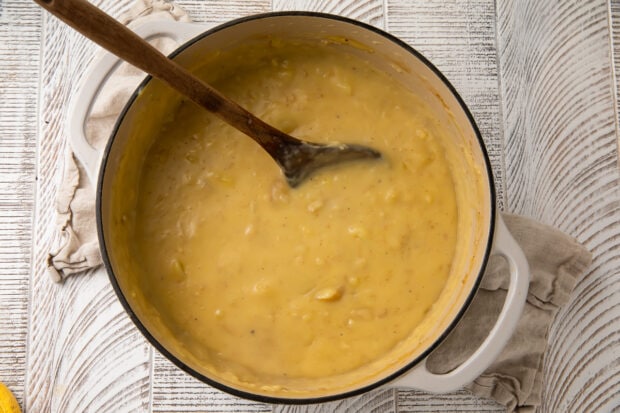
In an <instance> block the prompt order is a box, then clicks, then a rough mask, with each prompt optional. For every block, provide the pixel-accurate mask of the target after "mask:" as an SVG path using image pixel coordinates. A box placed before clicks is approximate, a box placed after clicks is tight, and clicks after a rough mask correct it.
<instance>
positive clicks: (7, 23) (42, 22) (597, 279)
mask: <svg viewBox="0 0 620 413" xmlns="http://www.w3.org/2000/svg"><path fill="white" fill-rule="evenodd" d="M133 1H134V0H121V1H111V0H96V1H95V3H96V4H98V5H102V6H103V8H104V9H106V10H108V11H109V12H110V13H111V14H113V15H114V16H116V17H118V16H120V15H121V14H122V13H123V12H125V11H126V10H127V9H128V8H129V7H130V6H131V5H132V4H133ZM178 3H179V4H180V5H181V6H182V7H184V8H185V9H186V10H187V11H188V12H189V13H190V15H191V17H192V18H193V19H194V20H195V21H201V22H209V23H220V22H224V21H227V20H230V19H232V18H236V17H240V16H243V15H247V14H253V13H260V12H266V11H270V10H290V9H298V10H317V11H324V12H329V13H336V14H342V15H346V16H349V17H353V18H357V19H360V20H362V21H365V22H368V23H370V24H372V25H375V26H377V27H380V28H385V29H387V30H388V31H390V32H391V33H393V34H395V35H397V36H399V37H401V38H402V39H404V40H405V41H407V42H408V43H409V44H411V45H412V46H414V47H415V48H416V49H418V50H419V51H421V52H422V53H423V54H424V55H425V56H427V57H428V58H429V59H430V60H431V61H432V62H433V63H434V64H436V65H437V66H438V67H439V69H441V70H442V71H444V73H445V74H446V75H447V77H448V78H449V79H450V81H451V82H453V84H454V85H455V87H456V88H457V90H458V91H459V93H461V95H462V96H463V98H464V100H465V101H466V102H467V103H468V105H469V106H470V108H471V109H472V112H473V113H474V116H475V118H476V120H477V122H478V124H479V126H480V128H481V130H482V133H483V137H484V139H485V142H486V143H487V146H488V149H489V153H490V155H491V161H492V164H493V169H494V173H495V179H496V184H497V189H498V195H499V204H500V207H502V208H505V209H507V210H510V211H514V212H517V213H520V214H524V215H527V216H531V217H534V218H536V219H539V220H541V221H543V222H546V223H549V224H552V225H555V226H557V227H559V228H560V229H562V230H564V231H566V232H568V233H569V234H572V235H573V236H575V237H577V238H578V239H579V240H580V241H582V242H584V243H585V244H586V245H587V246H588V247H589V248H590V249H591V251H592V252H593V254H594V263H593V266H592V268H591V271H590V272H589V273H588V274H587V276H586V277H585V278H584V279H583V280H582V281H581V282H580V283H579V284H578V286H577V288H576V291H575V293H574V294H573V297H572V300H571V302H570V303H569V305H568V306H567V307H566V309H565V310H564V311H563V312H561V313H560V314H559V315H558V317H557V319H556V321H555V323H554V325H553V328H552V330H551V333H550V336H549V342H550V347H549V349H548V354H547V357H546V359H545V367H544V369H545V370H544V371H545V383H544V390H545V392H544V395H543V400H542V402H543V408H542V409H541V410H542V411H545V412H564V411H567V412H568V411H570V412H573V411H574V412H581V411H583V412H594V411H604V412H607V411H614V410H615V409H616V410H617V409H620V329H619V328H618V326H619V325H620V305H619V304H620V274H619V273H620V224H619V223H620V171H619V169H618V162H619V159H618V123H619V120H618V111H617V108H618V106H619V102H620V101H619V100H618V93H617V91H618V90H619V89H620V88H619V83H618V76H617V74H616V73H617V70H618V67H620V66H619V63H620V0H611V1H607V0H583V1H580V0H559V1H556V2H541V1H537V0H495V1H493V0H467V1H458V0H447V1H440V0H432V1H423V0H416V1H410V0H345V1H337V0H319V1H310V0H289V1H287V0H251V1H244V0H227V1H219V0H205V1H202V0H179V1H178ZM612 40H613V43H611V41H612ZM95 50H96V47H94V46H92V45H91V44H89V43H88V42H86V41H85V40H84V39H83V38H81V37H80V36H79V35H77V34H75V33H73V32H72V31H71V30H69V29H67V28H65V27H64V26H62V25H61V24H60V23H58V22H57V21H56V20H55V19H53V18H51V17H50V16H47V15H42V14H41V13H40V11H39V10H38V9H37V8H36V6H34V4H33V3H32V2H23V1H22V0H0V57H1V58H2V59H3V64H2V65H0V97H1V98H2V99H0V127H1V128H2V132H1V133H0V381H3V382H5V383H7V384H8V385H9V387H10V388H11V389H12V390H14V391H15V393H16V395H17V396H18V399H19V400H20V402H21V403H22V406H23V407H24V408H25V410H26V411H29V412H37V413H38V412H89V411H93V412H108V411H109V412H125V411H139V412H143V411H158V412H187V411H228V412H245V411H277V412H287V413H293V412H295V413H297V412H299V413H301V412H315V413H319V412H331V411H351V412H377V413H385V412H456V411H476V412H488V411H503V410H502V409H501V408H500V407H499V406H498V405H497V404H496V403H494V402H493V401H489V400H483V399H478V398H476V397H474V396H471V395H470V394H469V393H467V392H465V391H460V392H455V393H452V394H448V395H441V396H437V395H429V394H425V393H422V392H416V391H408V390H402V389H398V390H394V389H388V390H378V391H375V392H371V393H369V394H366V395H363V396H360V397H356V398H351V399H347V400H343V401H338V402H333V403H328V404H323V405H316V406H284V405H278V406H269V405H264V404H260V403H253V402H249V401H244V400H239V399H236V398H234V397H232V396H229V395H227V394H225V393H222V392H220V391H217V390H215V389H212V388H211V387H209V386H207V385H205V384H203V383H201V382H199V381H197V380H195V379H193V378H191V377H190V376H188V375H186V374H185V373H183V372H182V371H181V370H179V369H177V368H176V367H175V366H173V365H172V364H171V363H170V362H168V361H167V360H166V359H165V358H163V357H162V356H161V355H160V354H159V353H157V352H156V351H154V350H153V349H152V347H151V346H150V345H148V344H147V343H146V342H145V340H144V339H143V338H142V336H141V334H140V333H139V332H138V331H137V329H136V328H135V327H134V325H133V324H132V323H131V322H130V320H129V319H128V317H127V316H126V314H125V312H124V311H123V309H122V308H121V306H120V304H119V303H118V300H117V299H116V297H115V295H114V293H113V292H112V289H111V287H110V285H109V282H108V280H107V277H106V275H105V274H104V272H103V271H101V270H99V271H95V272H92V273H89V274H87V275H84V276H79V277H74V278H71V279H69V280H68V281H67V282H66V283H65V284H63V285H55V284H53V283H52V282H51V281H50V279H49V277H48V275H47V274H46V263H45V262H46V258H47V253H48V252H49V250H50V248H51V247H52V246H53V245H54V244H55V242H56V241H57V240H56V239H55V238H54V234H55V232H54V226H55V213H54V199H55V192H56V188H57V182H58V179H59V176H60V166H61V165H62V161H63V158H62V156H63V154H64V148H65V144H66V139H65V138H66V135H65V130H64V127H65V115H66V108H67V103H68V100H69V98H70V96H71V94H72V93H73V92H74V91H75V88H76V86H77V85H78V83H79V80H80V78H81V74H82V73H83V72H84V70H85V68H86V67H87V66H88V64H89V63H90V62H91V59H92V56H93V54H94V53H95ZM612 63H613V64H612ZM614 64H615V66H614ZM614 67H615V69H616V72H614ZM37 93H40V96H38V95H37ZM37 108H38V109H37ZM35 167H36V175H35ZM35 177H37V178H38V180H37V182H36V184H35V183H34V180H35ZM35 186H36V202H35V195H34V194H35V191H34V188H35ZM33 213H34V224H33Z"/></svg>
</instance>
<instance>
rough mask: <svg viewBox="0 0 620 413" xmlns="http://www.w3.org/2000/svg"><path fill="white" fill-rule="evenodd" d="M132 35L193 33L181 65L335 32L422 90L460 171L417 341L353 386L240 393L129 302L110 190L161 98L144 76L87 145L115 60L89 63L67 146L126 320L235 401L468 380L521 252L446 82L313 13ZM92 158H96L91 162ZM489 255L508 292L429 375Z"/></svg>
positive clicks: (502, 334) (347, 25) (389, 39)
mask: <svg viewBox="0 0 620 413" xmlns="http://www.w3.org/2000/svg"><path fill="white" fill-rule="evenodd" d="M137 32H138V34H140V35H141V36H142V37H145V38H152V37H155V36H167V37H171V38H173V39H175V40H176V41H177V42H179V43H182V42H184V41H186V40H187V39H192V40H190V41H188V42H187V43H185V44H184V45H183V46H181V47H180V48H179V49H178V50H177V51H176V52H174V53H173V54H172V56H174V59H175V60H176V61H178V62H179V63H180V64H182V65H185V66H188V67H192V65H194V64H195V63H196V62H197V59H199V58H200V56H201V55H202V54H204V53H206V52H208V51H212V50H216V49H217V48H221V47H225V46H228V45H230V44H238V43H241V42H243V41H244V39H248V38H252V37H253V36H257V35H265V34H270V35H276V36H281V37H289V36H292V35H294V36H301V37H305V38H314V39H322V38H326V37H328V36H339V37H341V38H346V39H349V40H350V41H351V42H350V43H351V44H356V45H364V46H365V47H355V48H351V47H350V46H343V47H349V49H350V50H348V51H349V52H353V53H356V54H358V55H360V56H362V58H364V59H366V60H369V61H371V62H372V63H373V64H375V65H376V66H377V67H378V68H379V69H381V70H384V71H387V72H388V73H390V74H391V75H392V76H393V77H394V78H396V79H397V80H399V81H400V82H402V84H403V86H404V87H407V88H409V89H411V90H413V91H414V92H415V93H422V94H423V95H424V97H425V99H426V101H427V102H428V103H429V105H431V106H432V107H434V108H435V109H436V112H437V113H438V116H439V117H440V118H441V120H442V122H444V123H445V124H446V125H448V126H449V127H450V128H451V130H452V133H453V135H454V145H453V146H454V148H452V149H451V150H449V151H448V152H450V153H448V155H447V156H448V158H449V160H450V161H451V162H454V163H455V164H458V166H459V170H460V171H463V173H462V174H459V176H455V177H454V179H455V186H457V187H460V188H461V189H460V190H459V191H457V201H458V203H459V224H458V225H459V229H458V231H459V242H458V245H457V253H456V258H455V262H454V264H453V265H454V266H455V268H457V269H458V271H456V273H458V274H457V275H456V276H457V277H458V279H456V280H453V281H455V282H452V283H451V285H452V287H451V288H447V289H446V291H444V293H442V295H441V297H440V298H439V301H438V303H437V304H439V305H436V306H434V307H437V308H439V309H440V310H437V311H436V314H433V315H432V317H430V318H429V319H428V320H427V321H425V322H426V323H427V324H428V326H427V327H428V328H426V330H427V333H426V334H425V335H424V336H423V337H419V341H420V343H422V345H421V346H416V348H412V349H411V350H410V352H409V353H407V357H406V358H405V361H403V362H401V363H399V364H397V365H394V366H388V367H386V368H378V369H377V372H376V374H374V375H372V376H371V377H369V378H368V379H367V380H365V381H364V382H362V383H355V384H352V385H350V386H349V385H347V384H346V383H344V384H342V383H340V384H339V385H338V386H333V387H330V386H329V385H326V388H325V389H323V390H321V391H320V392H310V393H309V394H308V395H307V396H297V395H296V396H293V397H289V396H287V395H282V394H271V393H269V392H265V391H260V390H257V391H252V390H248V389H247V388H242V387H239V386H236V385H235V384H231V383H229V382H227V381H226V380H225V379H222V378H220V377H214V376H212V375H209V374H207V373H205V372H204V371H201V369H200V367H199V366H196V365H195V364H194V363H193V362H192V361H191V358H188V357H187V356H186V355H185V354H183V352H182V351H178V347H177V346H175V343H174V338H171V337H168V336H166V334H164V333H163V332H162V328H161V326H160V325H159V324H158V321H157V320H156V319H154V317H152V314H153V313H154V311H153V309H151V308H148V307H149V304H148V302H145V300H142V299H140V297H137V298H136V292H135V291H133V290H131V286H130V283H129V282H128V278H130V277H131V274H130V273H131V265H130V264H128V261H130V260H131V257H127V256H126V254H127V252H126V251H127V250H126V249H125V250H123V248H122V247H119V245H121V246H122V243H123V239H124V238H123V237H124V235H123V234H122V230H119V228H118V227H117V226H115V223H114V221H115V219H116V217H115V213H116V212H115V211H116V209H117V205H116V204H118V203H119V202H123V199H125V198H127V197H128V196H125V195H126V194H123V195H119V194H116V195H115V194H114V188H115V182H118V180H119V179H121V180H123V182H125V184H126V181H127V180H131V179H134V180H135V179H136V178H135V177H136V176H138V175H139V170H137V169H136V168H138V167H137V166H132V163H131V162H127V161H126V159H128V158H129V159H131V156H130V155H131V154H132V153H136V152H140V151H144V150H146V149H147V148H148V145H149V142H146V141H144V139H132V137H133V136H134V134H135V131H136V130H137V129H140V128H142V129H143V128H145V127H148V126H145V125H144V124H141V122H139V121H137V120H136V119H140V116H141V114H144V112H145V111H147V109H146V108H147V107H148V105H149V102H150V101H154V100H157V99H161V98H162V97H161V96H159V97H157V96H155V97H154V96H151V95H152V94H151V95H149V91H150V89H151V86H152V85H151V83H153V81H152V80H151V79H150V78H147V79H146V80H145V81H144V82H143V83H142V85H141V86H140V87H139V88H138V89H137V90H136V92H135V93H134V95H133V97H132V98H131V99H130V101H129V103H128V104H127V106H126V107H125V109H124V111H123V113H122V114H121V116H120V118H119V120H118V123H117V125H116V128H115V131H114V133H113V134H112V137H111V138H110V141H109V143H108V145H107V147H106V148H105V151H104V153H103V157H102V156H101V154H100V153H99V152H98V151H96V150H95V149H94V148H92V147H91V146H90V145H89V144H88V142H87V140H86V138H85V135H84V123H85V119H86V116H87V114H88V111H89V109H90V106H91V104H92V102H93V100H94V98H95V96H96V94H97V92H98V91H99V89H100V87H101V86H102V84H103V83H104V82H105V80H106V78H107V77H108V75H109V74H110V72H111V71H112V70H113V68H114V67H115V66H116V65H117V64H118V60H117V59H116V58H115V57H113V56H111V55H106V56H105V57H104V58H103V59H102V60H101V61H100V62H99V63H98V64H96V65H93V69H92V70H91V72H90V73H89V74H87V76H86V77H85V81H84V83H83V86H82V88H81V90H80V91H79V93H77V94H76V98H75V99H74V100H73V102H72V105H71V108H70V119H69V127H70V134H69V135H70V137H71V143H72V147H73V149H74V150H75V152H76V154H77V156H78V158H79V159H80V161H81V162H82V163H83V164H84V165H85V168H86V171H87V173H88V175H89V178H90V179H91V182H93V183H96V190H97V224H98V231H99V241H100V244H101V249H102V253H103V257H104V262H105V265H106V267H107V270H108V273H109V276H110V280H111V282H112V285H113V286H114V289H115V291H116V293H117V294H118V297H119V299H120V301H121V302H122V304H123V305H124V307H125V309H126V310H127V312H128V313H129V315H130V316H131V318H132V320H133V321H134V323H135V324H136V325H137V327H138V328H139V329H140V331H141V332H142V333H143V334H144V335H145V336H146V337H147V339H148V340H149V341H150V342H151V343H152V344H153V345H154V346H155V347H156V348H157V349H158V350H159V351H160V352H161V353H162V354H164V355H165V356H166V357H168V358H169V359H170V360H171V361H172V362H174V363H175V364H176V365H177V366H179V367H180V368H181V369H183V370H184V371H186V372H188V373H189V374H191V375H193V376H194V377H196V378H198V379H200V380H202V381H204V382H205V383H208V384H210V385H212V386H214V387H217V388H219V389H221V390H224V391H227V392H230V393H232V394H235V395H238V396H241V397H245V398H249V399H254V400H259V401H264V402H276V403H316V402H322V401H328V400H334V399H338V398H343V397H348V396H352V395H355V394H360V393H362V392H365V391H368V390H370V389H373V388H376V387H379V386H400V387H411V388H416V389H421V390H426V391H430V392H449V391H453V390H456V389H458V388H460V387H462V386H463V385H465V384H467V383H469V382H470V381H472V380H473V379H475V378H476V377H477V376H478V375H479V374H481V373H482V372H483V371H484V370H485V369H486V368H487V367H488V366H489V365H490V364H491V362H492V361H493V360H494V359H495V358H496V357H497V356H498V355H499V353H500V351H501V350H502V348H503V347H504V346H505V344H506V343H507V341H508V339H509V338H510V336H511V335H512V333H513V331H514V329H515V327H516V324H517V322H518V320H519V317H520V315H521V312H522V309H523V306H524V303H525V297H526V294H527V289H528V285H529V270H528V266H527V262H526V259H525V257H524V255H523V253H522V251H521V249H520V248H519V246H518V245H517V244H516V242H515V241H514V239H513V238H512V237H511V235H510V234H509V232H508V231H507V229H506V227H505V225H504V223H503V222H502V220H501V218H500V216H499V214H498V213H497V210H496V200H495V190H494V186H493V177H492V172H491V167H490V163H489V159H488V156H487V154H486V150H485V147H484V143H483V141H482V138H481V136H480V132H479V131H478V128H477V127H476V124H475V122H474V119H473V117H472V115H471V113H470V112H469V110H468V109H467V107H466V106H465V104H464V103H463V101H462V99H461V98H460V97H459V95H458V94H457V93H456V91H455V90H454V88H453V87H452V86H451V85H450V83H449V82H448V81H447V80H446V79H445V77H444V76H443V75H442V74H441V73H440V72H439V71H438V70H437V69H436V68H435V67H434V66H433V65H432V64H431V63H430V62H428V61H427V60H426V59H425V58H424V57H423V56H421V55H420V54H419V53H417V52H416V51H415V50H413V49H412V48H410V47H409V46H408V45H406V44H405V43H403V42H402V41H400V40H398V39H396V38H394V37H393V36H391V35H389V34H387V33H384V32H382V31H380V30H378V29H376V28H374V27H371V26H368V25H366V24H363V23H360V22H357V21H353V20H349V19H345V18H342V17H338V16H331V15H324V14H317V13H305V12H290V13H272V14H266V15H258V16H252V17H247V18H243V19H239V20H235V21H232V22H230V23H227V24H224V25H221V26H218V27H216V28H212V29H207V28H206V27H204V26H200V25H194V24H188V23H178V22H169V21H162V22H152V23H149V24H147V25H144V26H142V27H140V28H139V29H138V30H137ZM369 50H370V51H371V52H369ZM160 87H161V85H160ZM138 96H140V98H139V99H138ZM145 96H146V98H144V97H145ZM149 96H151V97H149ZM155 112H156V111H155ZM154 116H157V114H156V113H155V114H154ZM147 135H148V134H147ZM101 158H103V159H102V160H101V161H100V159H101ZM132 168H133V169H132ZM125 184H124V185H125ZM117 192H118V191H117ZM493 254H497V255H501V256H503V257H505V259H506V260H507V262H508V264H509V268H510V285H509V290H508V294H507V297H506V301H505V304H504V307H503V309H502V311H501V314H500V315H499V318H498V319H497V322H496V324H495V325H494V326H493V328H492V329H491V331H490V333H489V335H488V337H487V338H486V339H485V340H484V342H483V343H482V345H481V346H480V348H478V350H477V351H476V352H475V353H474V354H473V355H472V356H471V357H470V358H469V359H468V360H467V361H465V362H464V363H463V364H462V365H460V366H459V367H457V368H456V369H454V370H453V371H451V372H449V373H446V374H434V373H432V372H430V371H429V370H428V369H427V367H426V358H427V357H428V355H429V354H430V352H431V351H432V350H433V349H434V348H435V347H436V346H438V345H439V344H440V343H441V341H442V340H443V339H444V338H445V337H446V336H447V335H448V334H449V332H450V331H451V330H452V329H453V328H454V327H455V326H456V325H457V323H458V321H459V319H460V318H461V316H462V315H463V313H464V312H465V310H466V309H467V306H468V305H469V303H470V302H471V300H472V299H473V297H474V295H475V293H476V291H477V288H478V286H479V283H480V280H481V278H482V275H483V272H484V269H485V266H486V263H487V261H488V259H489V256H490V255H493ZM138 295H139V293H138ZM155 310H156V309H155ZM155 312H156V311H155ZM155 318H156V317H155Z"/></svg>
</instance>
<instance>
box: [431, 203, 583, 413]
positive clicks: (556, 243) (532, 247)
mask: <svg viewBox="0 0 620 413" xmlns="http://www.w3.org/2000/svg"><path fill="white" fill-rule="evenodd" d="M503 217H504V220H505V221H506V225H507V227H508V229H509V230H510V232H511V233H512V235H513V236H514V238H515V239H516V241H517V242H518V243H519V245H521V248H523V252H524V253H525V256H526V257H527V259H528V262H529V265H530V271H531V282H530V288H529V291H528V296H527V302H526V304H525V309H524V311H523V315H522V316H521V319H520V321H519V323H518V325H517V330H516V331H515V334H514V335H513V336H512V338H511V340H510V341H509V343H508V345H507V346H506V348H505V349H504V351H503V352H502V353H501V355H500V356H499V357H498V359H497V360H495V362H494V363H493V364H492V365H491V366H490V367H489V368H488V369H487V371H485V372H484V373H483V374H482V375H481V376H480V377H479V378H478V379H476V380H475V381H474V382H473V383H471V384H470V385H468V386H467V388H468V389H469V390H471V391H472V392H473V393H475V394H477V395H479V396H483V397H488V398H491V399H495V400H497V401H498V402H500V403H502V404H503V405H505V406H506V408H507V411H517V412H520V413H525V412H534V411H535V410H536V407H537V406H539V405H540V403H541V391H542V383H543V380H544V378H543V376H542V367H543V357H544V354H545V350H546V348H547V333H548V329H549V325H550V324H551V321H552V320H553V318H554V317H555V315H556V313H557V312H558V311H559V309H560V308H562V306H563V305H564V304H566V302H567V301H568V299H569V296H570V293H571V291H572V290H573V287H574V286H575V284H576V282H577V281H578V280H579V279H580V278H581V277H582V276H583V275H584V274H585V271H586V270H587V268H588V267H589V265H590V262H591V259H592V257H591V255H590V253H589V252H588V250H586V249H585V248H584V247H583V246H582V245H581V244H579V243H578V242H577V241H575V240H574V239H572V238H571V237H569V236H567V235H566V234H564V233H563V232H560V231H558V230H556V229H554V228H551V227H549V226H546V225H543V224H540V223H538V222H536V221H533V220H531V219H527V218H524V217H519V216H514V215H508V214H504V215H503ZM508 279H509V278H508V267H507V264H506V261H505V260H504V259H502V258H500V257H497V256H495V257H491V260H490V262H489V265H488V267H487V270H486V272H485V275H484V278H483V280H482V283H481V289H480V290H479V291H478V293H477V294H476V297H475V298H474V300H473V301H472V303H471V305H470V307H469V309H468V310H467V312H466V313H465V315H464V316H463V319H462V320H461V322H460V323H459V324H458V326H457V327H456V328H455V329H454V330H453V332H452V333H451V334H450V335H449V336H448V338H447V339H446V341H445V342H444V343H442V344H441V346H439V347H438V348H437V350H435V351H434V352H433V353H432V354H431V356H430V357H429V360H428V363H427V365H428V367H429V369H430V370H431V371H433V372H436V373H446V372H448V371H450V370H452V369H454V368H455V367H457V366H458V365H460V364H461V363H462V362H463V361H464V360H466V359H467V357H468V356H469V355H470V354H472V353H473V352H474V351H475V350H476V349H477V348H478V346H479V345H480V343H481V342H482V340H484V338H485V337H486V336H487V334H488V332H489V330H490V328H491V327H492V326H493V324H494V322H495V320H496V319H497V316H498V315H499V313H500V311H501V309H502V305H503V304H504V299H505V297H506V289H507V287H508Z"/></svg>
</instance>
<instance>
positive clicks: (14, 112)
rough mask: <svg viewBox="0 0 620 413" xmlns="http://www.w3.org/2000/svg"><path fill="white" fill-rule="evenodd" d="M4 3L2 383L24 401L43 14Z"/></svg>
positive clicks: (0, 84) (0, 9)
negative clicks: (41, 15)
mask: <svg viewBox="0 0 620 413" xmlns="http://www.w3.org/2000/svg"><path fill="white" fill-rule="evenodd" d="M21 3H22V2H20V1H10V0H9V1H6V0H5V1H3V2H0V59H1V60H2V65H0V382H4V383H5V384H6V385H7V386H8V387H9V389H11V390H12V391H13V392H14V393H15V395H16V396H17V399H18V401H19V402H23V398H24V378H25V370H26V341H27V333H28V297H29V294H30V293H29V286H30V282H29V275H30V256H31V245H32V209H33V207H34V181H35V154H36V137H37V111H36V106H37V94H38V86H39V84H38V72H39V53H38V49H39V44H40V41H41V39H40V36H41V30H40V28H41V18H40V12H39V11H38V10H37V9H36V8H35V7H34V6H32V7H23V6H22V4H21Z"/></svg>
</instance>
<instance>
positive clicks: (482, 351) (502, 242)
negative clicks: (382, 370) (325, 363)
mask: <svg viewBox="0 0 620 413" xmlns="http://www.w3.org/2000/svg"><path fill="white" fill-rule="evenodd" d="M492 253H493V254H498V255H501V256H503V257H504V258H505V259H506V261H508V266H509V269H510V284H509V286H508V292H507V295H506V301H505V302H504V306H503V307H502V311H501V313H500V314H499V317H498V318H497V321H496V322H495V325H494V326H493V329H492V330H491V331H490V332H489V335H488V336H487V338H486V339H485V340H484V342H483V343H482V344H481V345H480V347H479V348H478V349H477V350H476V351H475V352H474V354H472V355H471V356H470V358H469V359H467V360H466V361H465V362H463V364H461V365H460V366H459V367H457V368H455V369H454V370H452V371H450V372H448V373H445V374H434V373H431V372H430V371H429V370H428V368H427V367H426V359H424V360H422V362H420V364H418V365H417V366H415V367H414V368H413V369H412V370H410V371H409V372H408V373H407V374H406V375H404V376H403V377H401V378H398V379H396V380H395V381H393V382H392V383H390V387H412V388H415V389H419V390H424V391H428V392H432V393H447V392H451V391H455V390H458V389H460V388H462V387H463V386H465V385H466V384H468V383H471V382H472V381H473V380H475V379H476V378H477V377H478V376H479V375H480V374H482V373H483V372H484V370H486V369H487V368H488V367H489V366H490V365H491V363H492V362H493V361H494V360H495V359H496V358H497V357H498V356H499V354H500V353H501V351H502V350H503V348H504V347H505V346H506V344H507V343H508V340H509V339H510V337H511V336H512V333H513V332H514V330H515V328H516V327H517V323H518V321H519V319H520V317H521V313H522V311H523V307H524V305H525V298H526V296H527V291H528V288H529V283H530V271H529V266H528V263H527V259H526V258H525V255H524V254H523V251H522V250H521V247H520V246H519V245H518V244H517V242H516V241H515V240H514V238H513V237H512V235H511V234H510V232H509V231H508V228H507V227H506V224H505V223H504V221H503V219H502V218H501V216H499V214H498V218H497V225H496V230H495V243H494V249H493V252H492Z"/></svg>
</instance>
